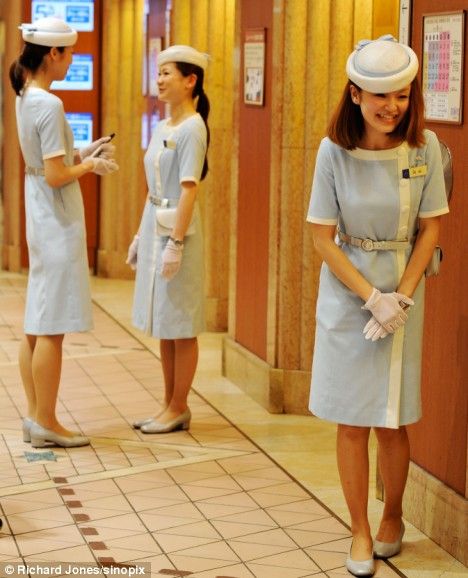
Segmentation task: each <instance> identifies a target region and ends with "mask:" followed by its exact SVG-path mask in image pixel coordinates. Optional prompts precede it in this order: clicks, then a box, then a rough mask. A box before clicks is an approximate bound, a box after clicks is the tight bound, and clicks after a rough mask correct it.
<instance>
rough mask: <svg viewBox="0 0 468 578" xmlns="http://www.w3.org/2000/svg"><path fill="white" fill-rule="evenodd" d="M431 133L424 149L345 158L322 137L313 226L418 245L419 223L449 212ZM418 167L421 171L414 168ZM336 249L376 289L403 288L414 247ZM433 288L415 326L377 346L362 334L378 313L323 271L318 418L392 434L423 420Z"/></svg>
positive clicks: (417, 297)
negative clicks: (425, 340) (425, 339)
mask: <svg viewBox="0 0 468 578" xmlns="http://www.w3.org/2000/svg"><path fill="white" fill-rule="evenodd" d="M424 135H425V140H426V144H425V145H424V146H423V147H421V148H409V147H408V145H407V144H406V143H403V144H401V145H400V146H398V147H396V148H393V149H389V150H379V151H371V150H364V149H359V148H357V149H354V150H345V149H343V148H342V147H340V146H338V145H336V144H334V143H333V142H332V141H330V139H328V138H325V139H323V141H322V142H321V145H320V147H319V151H318V154H317V161H316V167H315V174H314V181H313V185H312V196H311V200H310V205H309V211H308V216H307V220H308V221H309V222H311V223H318V224H324V225H338V226H339V228H340V230H341V231H343V232H344V233H346V234H348V235H351V236H353V237H358V238H361V239H367V238H368V239H372V240H374V241H391V240H406V239H412V238H414V236H415V235H416V233H417V226H418V219H420V218H428V217H435V216H438V215H443V214H444V213H447V212H448V207H447V198H446V194H445V184H444V178H443V170H442V161H441V155H440V148H439V143H438V140H437V137H436V135H435V134H434V133H433V132H431V131H427V130H426V131H425V132H424ZM412 167H420V169H419V170H413V171H411V170H408V169H411V168H412ZM424 173H425V174H424ZM410 175H411V176H410ZM336 242H337V243H338V244H339V245H340V246H341V249H342V250H343V251H344V253H345V254H346V255H347V256H348V257H349V259H350V260H351V262H352V263H353V264H354V265H355V267H356V268H357V269H358V270H359V271H360V272H361V273H362V274H363V276H364V277H365V278H366V279H367V280H368V281H369V282H370V283H371V284H372V285H373V286H375V287H376V288H377V289H380V291H382V292H392V291H395V290H396V288H397V286H398V283H399V280H400V278H401V276H402V274H403V272H404V270H405V267H406V264H407V262H408V260H409V258H410V255H411V250H412V246H411V244H410V245H409V246H408V248H407V249H401V250H398V251H370V252H366V251H364V250H363V249H361V248H359V247H355V246H352V245H350V244H346V243H343V244H342V243H341V242H340V241H339V240H338V239H337V241H336ZM424 285H425V279H424V278H423V279H421V282H420V283H419V285H418V287H417V289H416V291H415V293H414V296H413V299H414V302H415V305H414V306H413V307H411V309H410V312H409V318H408V321H407V322H406V324H405V325H404V326H403V327H402V328H400V329H398V330H397V331H396V332H395V333H394V334H393V335H389V336H387V337H386V338H384V339H379V340H378V341H375V342H372V341H371V340H366V339H365V338H364V335H363V333H362V330H363V328H364V326H365V324H366V323H367V321H368V320H369V319H370V313H369V311H365V310H362V309H361V307H362V305H363V302H362V300H361V299H360V297H358V296H357V295H356V294H355V293H353V292H352V291H350V290H349V289H348V288H347V287H346V286H345V285H344V284H343V283H342V282H341V281H339V280H338V279H337V277H335V275H334V274H333V273H332V272H331V271H330V269H329V268H328V266H327V264H326V263H323V264H322V269H321V273H320V285H319V294H318V300H317V314H316V335H315V348H314V357H313V364H312V383H311V393H310V405H309V408H310V410H311V411H312V412H313V413H314V414H315V415H316V416H318V417H321V418H324V419H327V420H329V421H333V422H337V423H341V424H346V425H355V426H376V427H389V428H397V427H399V426H400V425H405V424H409V423H413V422H415V421H417V420H418V419H419V418H420V416H421V400H420V372H421V354H422V335H423V317H424Z"/></svg>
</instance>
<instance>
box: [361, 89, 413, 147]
mask: <svg viewBox="0 0 468 578" xmlns="http://www.w3.org/2000/svg"><path fill="white" fill-rule="evenodd" d="M350 91H351V99H352V101H353V102H354V104H357V105H359V106H360V108H361V113H362V117H363V119H364V128H365V137H366V138H367V139H377V140H380V139H382V137H386V136H387V135H389V134H390V133H392V132H393V131H394V130H395V129H396V128H397V126H398V125H399V124H400V122H401V121H402V120H403V118H404V116H405V114H406V112H407V110H408V107H409V97H410V92H411V85H408V86H406V87H404V88H402V89H401V90H397V91H395V92H388V93H385V94H373V93H372V92H367V91H365V90H358V89H357V88H356V87H355V86H353V85H351V87H350Z"/></svg>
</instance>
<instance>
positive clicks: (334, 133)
mask: <svg viewBox="0 0 468 578" xmlns="http://www.w3.org/2000/svg"><path fill="white" fill-rule="evenodd" d="M351 84H353V83H352V82H351V81H350V80H348V82H347V84H346V86H345V89H344V91H343V95H342V96H341V100H340V102H339V103H338V106H337V107H336V109H335V112H334V113H333V115H332V117H331V119H330V123H329V125H328V129H327V135H328V137H329V139H330V140H332V141H333V142H334V143H336V144H337V145H339V146H341V147H343V148H345V149H348V150H352V149H355V148H356V147H357V146H358V144H359V142H360V140H361V138H362V137H363V135H364V119H363V116H362V113H361V109H360V107H359V106H358V105H356V104H354V103H353V101H352V100H351V91H350V89H349V87H350V86H351ZM354 86H356V85H354ZM356 89H357V90H359V91H360V90H361V89H360V88H359V87H358V86H356ZM423 131H424V100H423V96H422V92H421V86H420V84H419V80H418V78H417V77H416V78H415V79H414V80H413V82H412V83H411V92H410V96H409V106H408V110H407V111H406V114H405V116H404V117H403V120H402V121H401V122H400V124H399V125H398V126H397V127H396V129H395V130H394V131H393V132H392V133H391V134H392V135H393V136H395V137H399V138H401V140H406V141H407V143H408V144H409V146H410V147H414V148H417V147H420V146H422V145H423V144H424V142H425V139H424V133H423Z"/></svg>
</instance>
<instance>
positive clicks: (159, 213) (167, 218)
mask: <svg viewBox="0 0 468 578" xmlns="http://www.w3.org/2000/svg"><path fill="white" fill-rule="evenodd" d="M176 212H177V207H158V208H157V209H156V234H157V235H159V236H160V237H169V236H170V235H172V231H173V229H174V225H175V221H176ZM194 233H195V223H194V220H193V218H192V221H191V223H190V225H189V227H188V229H187V231H186V233H185V236H187V235H193V234H194Z"/></svg>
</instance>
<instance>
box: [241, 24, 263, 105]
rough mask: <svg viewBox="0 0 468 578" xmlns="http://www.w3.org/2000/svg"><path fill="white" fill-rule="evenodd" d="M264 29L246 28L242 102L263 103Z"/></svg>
mask: <svg viewBox="0 0 468 578" xmlns="http://www.w3.org/2000/svg"><path fill="white" fill-rule="evenodd" d="M264 85H265V29H264V28H257V29H252V30H247V31H246V33H245V43H244V103H245V104H253V105H256V106H262V105H263V100H264V99H263V90H264Z"/></svg>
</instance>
